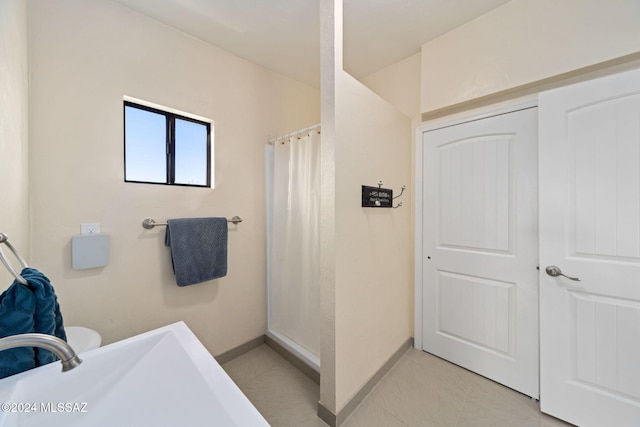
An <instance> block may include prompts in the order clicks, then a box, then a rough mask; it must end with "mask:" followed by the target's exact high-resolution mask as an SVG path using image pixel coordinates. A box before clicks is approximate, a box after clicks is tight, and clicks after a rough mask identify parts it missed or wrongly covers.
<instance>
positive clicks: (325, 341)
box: [320, 0, 413, 415]
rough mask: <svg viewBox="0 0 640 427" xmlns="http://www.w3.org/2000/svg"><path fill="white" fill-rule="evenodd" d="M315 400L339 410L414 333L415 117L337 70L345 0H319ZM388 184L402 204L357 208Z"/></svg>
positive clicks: (340, 70) (339, 58)
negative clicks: (365, 195) (369, 190)
mask: <svg viewBox="0 0 640 427" xmlns="http://www.w3.org/2000/svg"><path fill="white" fill-rule="evenodd" d="M320 4H321V8H320V15H321V20H320V23H321V28H322V31H321V64H322V65H321V82H322V85H321V86H322V93H321V97H322V166H321V173H322V212H321V220H320V221H321V236H322V237H321V303H322V331H321V334H322V347H321V381H320V403H321V405H322V406H323V407H324V408H325V409H327V410H329V411H331V412H332V413H333V414H334V415H336V414H339V413H340V411H342V410H343V409H344V408H345V406H346V405H347V404H349V402H350V401H351V400H352V399H353V398H354V396H355V395H356V394H357V393H358V392H359V391H360V390H361V389H362V387H363V386H365V385H366V384H367V382H368V381H369V380H370V379H371V378H372V377H373V376H374V375H375V374H376V373H377V372H378V370H379V369H380V368H382V366H383V365H384V364H385V362H387V360H389V358H390V357H391V356H392V355H393V354H394V352H395V351H397V350H398V349H399V348H400V347H401V346H402V344H403V343H405V342H406V341H407V340H408V339H409V337H411V335H412V325H413V320H412V319H413V305H412V296H413V295H412V294H413V292H412V289H413V285H412V277H411V275H412V269H411V261H412V258H413V256H412V245H411V209H410V206H411V203H410V200H411V182H410V181H411V173H410V171H411V137H412V136H411V121H410V119H409V118H408V117H407V116H405V115H404V114H403V113H402V112H400V111H399V110H398V109H396V108H395V107H393V106H392V105H390V104H389V103H388V102H386V101H385V100H383V99H382V98H380V97H379V96H378V95H376V94H375V93H373V92H372V91H371V90H369V89H368V88H367V87H365V86H364V85H363V84H361V83H360V82H359V81H357V80H356V79H354V78H353V77H351V76H350V75H349V74H347V73H346V72H344V71H343V68H342V0H322V1H321V2H320ZM380 180H382V181H383V182H384V184H385V185H384V186H385V188H393V189H394V191H396V193H395V194H396V195H397V194H399V190H400V187H401V186H402V185H407V187H408V190H407V191H406V192H405V194H404V195H403V197H402V198H400V199H397V200H396V201H397V202H400V201H402V202H404V203H405V206H403V207H402V208H399V209H375V208H362V207H361V194H362V193H361V188H362V185H376V184H377V183H378V181H380Z"/></svg>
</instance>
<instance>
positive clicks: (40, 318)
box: [0, 268, 67, 378]
mask: <svg viewBox="0 0 640 427" xmlns="http://www.w3.org/2000/svg"><path fill="white" fill-rule="evenodd" d="M21 276H22V277H23V278H24V279H25V280H26V281H27V282H28V285H23V284H22V283H20V282H18V281H17V280H14V282H13V283H12V284H11V286H9V288H8V289H7V290H6V291H4V292H3V293H2V294H0V338H4V337H6V336H10V335H17V334H27V333H41V334H48V335H53V336H56V337H58V338H60V339H62V340H65V341H66V340H67V337H66V334H65V332H64V326H63V321H62V314H61V313H60V306H59V304H58V299H57V297H56V294H55V291H54V290H53V286H51V282H50V281H49V279H48V278H47V277H46V276H45V275H44V274H42V273H40V272H39V271H38V270H36V269H34V268H25V269H23V270H22V273H21ZM55 360H57V357H56V356H55V355H54V354H53V353H51V352H50V351H48V350H45V349H42V348H37V347H33V348H32V347H19V348H13V349H9V350H4V351H0V378H4V377H8V376H9V375H13V374H17V373H19V372H23V371H26V370H29V369H32V368H35V367H38V366H42V365H46V364H47V363H51V362H53V361H55Z"/></svg>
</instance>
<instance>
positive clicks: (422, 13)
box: [114, 0, 509, 87]
mask: <svg viewBox="0 0 640 427" xmlns="http://www.w3.org/2000/svg"><path fill="white" fill-rule="evenodd" d="M114 1H117V2H118V3H120V4H122V5H125V6H127V7H129V8H131V9H133V10H136V11H138V12H140V13H142V14H144V15H147V16H149V17H152V18H154V19H156V20H158V21H161V22H163V23H165V24H167V25H170V26H172V27H174V28H177V29H179V30H181V31H183V32H185V33H187V34H190V35H192V36H194V37H196V38H198V39H201V40H204V41H206V42H208V43H211V44H213V45H216V46H218V47H221V48H223V49H225V50H227V51H229V52H232V53H234V54H236V55H238V56H240V57H242V58H245V59H247V60H249V61H252V62H254V63H257V64H260V65H262V66H264V67H267V68H269V69H272V70H274V71H277V72H280V73H282V74H285V75H287V76H290V77H292V78H294V79H296V80H299V81H301V82H304V83H307V84H309V85H312V86H315V87H318V85H319V83H318V82H319V75H320V71H319V69H320V53H319V52H320V48H319V40H320V37H319V32H320V30H319V28H320V25H319V6H318V1H319V0H153V1H149V0H114ZM508 1H509V0H344V18H343V19H344V68H345V70H346V71H348V72H349V73H350V74H352V75H353V76H354V77H356V78H362V77H365V76H367V75H369V74H371V73H373V72H376V71H379V70H381V69H383V68H385V67H387V66H389V65H391V64H393V63H395V62H398V61H399V60H401V59H404V58H407V57H409V56H411V55H413V54H415V53H418V52H419V51H420V46H421V45H422V44H424V43H426V42H428V41H429V40H432V39H434V38H436V37H438V36H440V35H441V34H444V33H446V32H448V31H450V30H452V29H453V28H456V27H458V26H460V25H463V24H464V23H466V22H469V21H471V20H473V19H474V18H476V17H478V16H480V15H483V14H485V13H487V12H489V11H490V10H493V9H495V8H497V7H499V6H501V5H503V4H505V3H507V2H508Z"/></svg>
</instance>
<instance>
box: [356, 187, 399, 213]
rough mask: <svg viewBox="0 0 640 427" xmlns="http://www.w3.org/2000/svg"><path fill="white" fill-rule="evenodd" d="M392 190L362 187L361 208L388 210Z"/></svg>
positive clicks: (391, 198)
mask: <svg viewBox="0 0 640 427" xmlns="http://www.w3.org/2000/svg"><path fill="white" fill-rule="evenodd" d="M392 200H393V190H392V189H390V188H380V187H369V186H367V185H363V186H362V207H363V208H390V207H392V206H391V202H392Z"/></svg>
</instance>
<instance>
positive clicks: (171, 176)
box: [122, 101, 211, 188]
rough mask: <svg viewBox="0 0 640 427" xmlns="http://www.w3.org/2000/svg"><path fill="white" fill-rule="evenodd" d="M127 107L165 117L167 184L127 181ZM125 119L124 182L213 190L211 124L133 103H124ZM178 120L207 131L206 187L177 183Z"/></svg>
mask: <svg viewBox="0 0 640 427" xmlns="http://www.w3.org/2000/svg"><path fill="white" fill-rule="evenodd" d="M127 107H131V108H137V109H139V110H144V111H149V112H151V113H155V114H160V115H162V116H164V117H165V124H166V131H165V134H166V141H165V149H166V151H165V152H166V161H167V163H166V166H167V168H166V171H167V174H166V181H165V182H150V181H134V180H128V179H127ZM122 117H123V123H124V126H123V132H124V134H123V141H124V182H131V183H136V184H157V185H174V186H181V187H198V188H211V123H210V122H205V121H202V120H197V119H194V118H192V117H187V116H183V115H181V114H176V113H172V112H169V111H164V110H160V109H158V108H154V107H149V106H147V105H143V104H138V103H136V102H132V101H123V107H122ZM176 119H180V120H184V121H188V122H192V123H197V124H199V125H203V126H205V127H206V129H207V182H206V184H205V185H197V184H182V183H176V182H175V166H176V164H175V154H176V141H175V128H176V126H175V123H176Z"/></svg>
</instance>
